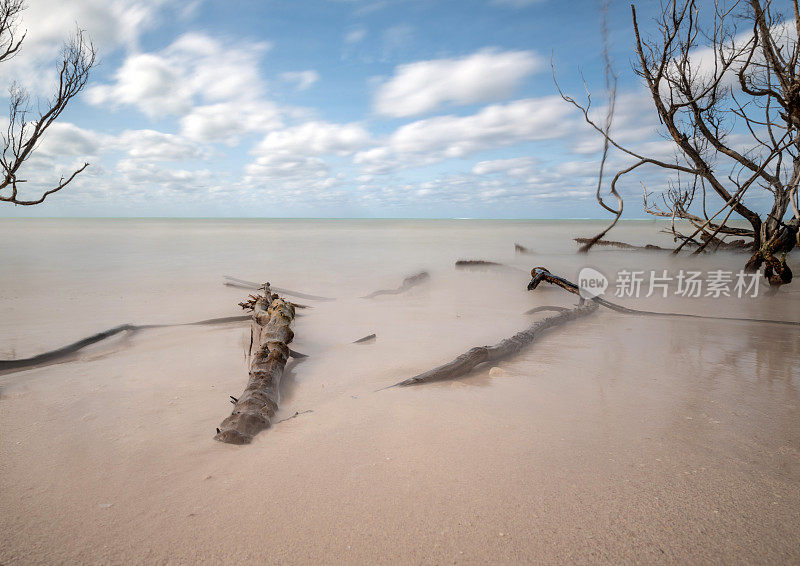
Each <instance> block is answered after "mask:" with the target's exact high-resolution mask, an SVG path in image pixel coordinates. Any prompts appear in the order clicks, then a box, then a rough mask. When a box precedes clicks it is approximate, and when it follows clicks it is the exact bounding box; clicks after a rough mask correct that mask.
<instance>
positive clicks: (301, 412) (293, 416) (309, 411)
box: [275, 409, 314, 424]
mask: <svg viewBox="0 0 800 566" xmlns="http://www.w3.org/2000/svg"><path fill="white" fill-rule="evenodd" d="M313 412H314V411H312V410H311V409H309V410H307V411H295V413H294V414H293V415H292V416H291V417H286V418H285V419H281V420H279V421H278V422H276V423H275V424H280V423H283V422H286V421H290V420H292V419H296V418H297V417H299V416H300V415H305V414H306V413H313Z"/></svg>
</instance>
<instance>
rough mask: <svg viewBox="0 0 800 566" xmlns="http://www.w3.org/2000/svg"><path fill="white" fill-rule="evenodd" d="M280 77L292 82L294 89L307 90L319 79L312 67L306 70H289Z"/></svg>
mask: <svg viewBox="0 0 800 566" xmlns="http://www.w3.org/2000/svg"><path fill="white" fill-rule="evenodd" d="M281 79H283V80H284V81H286V82H287V83H294V85H295V89H296V90H307V89H309V88H310V87H311V86H312V85H313V84H314V83H316V82H317V81H319V73H318V72H316V71H314V70H313V69H312V70H308V71H290V72H288V73H283V74H281Z"/></svg>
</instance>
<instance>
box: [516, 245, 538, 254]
mask: <svg viewBox="0 0 800 566" xmlns="http://www.w3.org/2000/svg"><path fill="white" fill-rule="evenodd" d="M514 251H515V252H516V253H518V254H533V253H534V251H533V250H530V249H528V248H526V247H525V246H523V245H521V244H518V243H516V242H514Z"/></svg>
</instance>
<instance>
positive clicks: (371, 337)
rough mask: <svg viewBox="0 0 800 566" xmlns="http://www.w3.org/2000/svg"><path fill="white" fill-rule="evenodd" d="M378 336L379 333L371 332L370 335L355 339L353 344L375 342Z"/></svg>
mask: <svg viewBox="0 0 800 566" xmlns="http://www.w3.org/2000/svg"><path fill="white" fill-rule="evenodd" d="M377 337H378V336H377V334H370V335H369V336H364V337H363V338H359V339H358V340H356V341H354V342H353V344H366V343H367V342H374V341H375V339H376V338H377Z"/></svg>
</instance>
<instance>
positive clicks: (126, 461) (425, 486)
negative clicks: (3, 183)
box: [0, 221, 800, 564]
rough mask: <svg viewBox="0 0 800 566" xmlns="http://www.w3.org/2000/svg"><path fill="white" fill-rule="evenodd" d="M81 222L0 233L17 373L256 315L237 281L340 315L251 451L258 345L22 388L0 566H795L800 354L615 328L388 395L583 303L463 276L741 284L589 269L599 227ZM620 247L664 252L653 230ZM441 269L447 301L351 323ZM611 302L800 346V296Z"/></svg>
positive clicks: (1, 497) (79, 368)
mask: <svg viewBox="0 0 800 566" xmlns="http://www.w3.org/2000/svg"><path fill="white" fill-rule="evenodd" d="M81 222H83V223H84V224H80V223H79V222H78V221H27V223H26V222H23V221H6V223H5V224H4V225H3V227H2V228H0V232H1V233H0V236H3V237H0V242H6V243H5V244H2V246H0V259H2V260H3V263H4V265H5V266H11V267H13V268H14V269H13V270H6V269H4V270H3V272H2V274H0V289H2V301H0V354H2V355H1V356H0V357H2V358H4V359H5V358H9V357H11V356H14V357H25V356H28V355H33V354H36V353H40V352H42V351H45V350H47V349H51V348H55V347H58V346H62V345H64V344H66V343H68V342H71V341H74V340H77V339H79V338H81V337H83V336H85V335H87V334H90V333H93V332H96V331H99V330H102V329H104V328H107V327H111V326H114V325H116V324H120V323H123V322H132V323H137V324H141V323H167V322H169V323H173V322H191V321H194V320H203V319H207V318H213V317H219V316H231V315H235V314H239V312H237V308H236V306H235V305H236V303H237V302H238V301H240V300H241V299H242V298H244V296H246V291H243V290H241V289H234V288H230V287H224V286H222V275H223V274H230V275H234V276H237V277H241V278H243V279H259V278H260V277H263V278H266V279H269V280H270V281H271V282H273V283H274V284H275V285H279V286H282V287H287V288H293V289H296V290H299V291H304V292H308V293H313V294H319V295H327V296H335V297H337V298H338V300H337V301H335V302H316V303H313V306H314V308H313V309H311V310H308V311H301V312H302V314H303V316H302V317H300V318H298V319H297V322H296V324H295V328H294V329H295V333H296V341H295V343H294V344H293V347H294V349H296V350H297V351H300V352H303V353H305V354H308V355H309V356H310V357H309V358H308V359H306V360H303V361H299V362H291V363H290V366H289V370H290V371H289V372H288V373H287V374H286V375H285V376H284V383H283V387H282V394H283V399H282V403H281V410H280V413H279V415H278V418H279V419H281V418H286V417H290V416H291V415H293V414H294V413H295V412H297V411H299V412H302V411H312V412H309V413H304V414H302V415H299V416H298V417H297V418H294V419H291V420H287V421H285V422H282V423H280V424H278V425H276V426H275V427H274V428H272V429H270V430H268V431H266V432H263V433H261V434H260V435H259V436H258V437H257V438H256V439H255V441H254V443H253V444H252V445H250V446H246V447H234V446H228V445H223V444H219V443H216V442H214V441H212V440H211V437H212V436H213V434H214V428H215V427H216V426H217V424H218V423H219V422H220V421H221V420H222V418H224V416H226V415H227V414H228V413H229V412H230V407H231V405H230V402H229V399H228V395H238V394H239V393H240V392H241V390H242V388H243V387H244V384H245V381H246V360H245V359H244V352H245V347H246V345H247V344H246V339H247V336H248V334H247V325H246V324H242V323H238V324H237V323H231V324H227V325H220V326H215V327H174V328H160V329H153V330H147V331H142V332H138V333H135V334H133V335H126V336H119V337H116V338H114V339H111V340H109V341H108V342H107V343H102V344H97V345H94V346H92V347H90V348H89V349H87V350H86V351H84V352H83V353H82V354H81V355H80V356H77V357H76V359H74V360H71V361H68V362H65V363H59V364H54V365H48V366H44V367H40V368H34V369H30V370H26V371H22V372H15V373H6V374H5V375H0V430H2V433H0V456H1V457H0V562H1V563H3V564H18V563H19V564H52V563H109V562H110V563H131V562H132V563H187V564H188V563H197V562H208V563H233V562H239V563H320V562H322V563H364V564H368V563H370V564H371V563H409V562H411V563H426V564H428V563H487V562H491V563H520V562H535V563H574V562H577V563H597V562H614V563H636V562H638V563H687V562H688V563H720V564H721V563H725V564H730V563H796V562H797V561H798V560H800V538H798V535H797V533H798V532H800V489H798V487H800V418H799V417H800V407H799V405H798V391H797V388H798V385H799V382H800V343H799V342H798V340H797V330H796V327H784V326H777V325H765V324H750V323H741V322H719V321H705V320H680V319H655V318H650V317H639V316H626V315H623V314H619V313H614V312H610V311H607V310H601V311H599V312H598V313H597V314H594V315H592V316H590V317H588V318H586V319H581V320H578V321H575V322H571V323H570V324H569V325H568V326H565V327H562V328H560V329H556V330H554V331H553V332H551V333H550V334H548V335H547V336H545V337H543V338H542V339H541V340H540V341H538V342H537V343H535V344H534V345H533V347H531V348H530V349H528V350H526V351H525V352H523V354H522V355H520V356H518V357H516V358H513V359H511V360H508V361H505V362H502V363H500V364H498V367H499V368H501V369H502V370H503V371H495V372H493V374H494V375H495V376H494V377H490V375H489V374H490V368H489V367H483V368H480V369H478V370H476V371H474V372H473V373H472V374H470V375H469V376H468V377H465V378H464V379H461V380H458V381H454V382H446V383H439V384H432V385H427V386H421V387H411V388H403V389H390V390H386V391H380V392H376V389H379V388H380V387H383V386H386V385H389V384H391V383H394V382H396V381H399V380H400V379H404V378H406V377H410V376H412V375H414V374H416V373H419V372H421V371H424V370H427V369H430V368H431V367H433V366H435V365H438V364H440V363H443V362H446V361H449V360H450V359H452V358H453V357H454V356H456V355H458V354H460V353H462V352H463V351H465V350H467V349H468V348H470V347H472V346H475V345H481V344H487V343H488V344H491V343H495V342H497V341H498V340H499V339H502V338H504V337H506V336H509V335H510V334H512V333H514V332H516V331H517V330H519V329H521V328H524V327H525V326H527V325H528V324H529V323H530V321H531V320H534V319H535V318H534V317H537V316H539V317H542V316H547V313H543V314H538V315H533V317H532V316H530V315H524V314H523V313H524V312H525V311H526V310H528V309H530V308H532V307H535V306H540V305H562V306H569V305H571V304H572V303H573V302H574V301H573V300H572V297H570V296H567V295H566V294H565V293H564V292H563V291H561V290H559V289H556V288H543V289H538V290H537V291H536V292H528V291H526V290H525V285H526V284H527V278H526V277H525V276H524V275H521V274H520V273H517V272H513V271H511V270H506V271H483V272H461V271H455V270H454V269H453V262H454V261H455V260H456V259H461V258H477V259H488V260H494V261H501V262H503V263H506V264H508V265H511V266H514V267H518V268H520V269H529V268H530V267H531V266H533V265H545V266H547V267H549V268H550V269H551V270H552V271H554V272H557V271H558V272H560V273H564V274H565V275H567V276H569V277H573V278H574V276H575V274H576V273H577V270H578V269H579V268H580V267H581V266H583V265H592V266H594V267H601V266H602V267H601V269H603V270H604V272H610V271H613V270H614V269H617V268H619V267H628V268H630V267H636V268H640V269H650V268H658V266H663V265H665V263H666V264H668V265H669V266H670V267H669V268H670V269H672V268H678V267H682V266H693V267H698V266H699V267H700V268H702V269H716V268H717V267H718V266H719V265H723V266H730V269H738V264H739V262H740V257H739V256H735V255H722V256H717V257H716V258H711V259H712V260H713V261H712V262H710V263H709V259H708V258H691V259H680V258H679V259H674V258H666V259H665V258H664V256H663V255H659V254H658V253H652V254H651V253H640V252H635V254H636V255H632V253H631V252H624V251H622V252H621V251H601V250H598V251H597V252H595V253H592V254H591V255H590V256H589V257H588V258H584V257H579V256H576V255H575V254H574V253H573V252H574V249H575V247H574V246H573V245H572V244H571V242H569V238H570V237H571V236H572V235H586V234H590V233H591V232H592V230H593V227H592V226H591V225H587V224H580V223H560V224H559V223H550V224H548V223H524V222H518V223H514V222H494V223H493V222H462V223H458V222H438V223H437V222H427V223H426V222H417V223H415V222H389V221H383V222H377V221H376V222H372V221H340V222H327V223H326V222H312V221H294V223H292V222H291V221H287V222H284V223H281V222H272V223H269V222H258V221H238V222H237V221H230V222H224V221H196V222H180V221H81ZM6 232H8V233H13V235H14V236H15V239H14V245H13V246H12V245H10V244H9V243H8V242H9V238H8V237H7V236H8V234H6ZM615 239H620V240H626V241H630V242H632V243H662V244H664V243H668V242H665V241H664V236H663V235H658V233H657V229H656V228H655V226H654V224H653V223H642V224H638V223H629V224H626V225H624V226H623V227H622V229H621V230H620V231H619V232H617V233H616V234H615ZM515 241H518V242H520V243H521V244H523V245H525V246H526V247H530V248H532V249H533V250H534V251H535V252H537V255H534V256H524V255H514V252H513V243H514V242H515ZM793 267H795V264H793ZM798 267H800V266H798ZM420 269H427V270H428V271H430V273H431V280H430V282H428V283H426V284H424V285H420V286H418V287H415V288H414V289H412V290H410V291H408V292H407V293H404V294H400V295H390V296H381V297H376V298H375V299H371V300H364V299H360V298H358V297H361V296H363V295H365V294H367V293H369V292H371V291H374V290H376V289H390V288H394V287H396V286H398V285H399V284H400V283H401V282H402V279H403V278H404V277H406V276H407V275H409V274H411V273H414V272H416V271H418V270H420ZM795 272H800V269H798V268H795ZM619 302H622V303H624V304H625V305H627V306H631V307H635V308H647V309H649V310H661V311H677V312H693V313H700V314H710V315H723V316H747V317H754V318H782V319H792V320H800V288H798V290H794V289H791V288H786V289H784V290H782V291H781V293H780V294H779V295H778V296H775V297H758V298H757V299H752V300H744V299H735V298H732V299H721V300H712V299H680V298H672V297H671V298H669V299H660V298H659V299H657V298H651V299H639V300H625V301H623V300H619ZM371 333H376V334H377V339H376V340H375V341H374V342H371V343H368V344H351V342H352V341H353V340H356V339H358V338H361V337H362V336H365V335H367V334H371Z"/></svg>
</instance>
